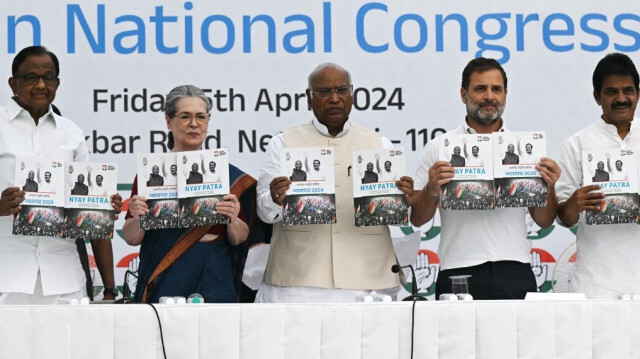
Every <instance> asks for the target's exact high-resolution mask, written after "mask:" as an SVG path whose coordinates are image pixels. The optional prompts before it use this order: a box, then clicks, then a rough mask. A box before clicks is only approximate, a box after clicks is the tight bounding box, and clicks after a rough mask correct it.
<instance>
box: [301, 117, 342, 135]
mask: <svg viewBox="0 0 640 359" xmlns="http://www.w3.org/2000/svg"><path fill="white" fill-rule="evenodd" d="M311 123H313V127H315V128H316V130H318V132H320V133H321V134H322V135H323V136H325V137H334V136H331V134H329V129H328V128H327V126H325V125H323V124H321V123H320V121H318V119H317V118H313V119H312V120H311ZM350 128H351V121H350V120H347V122H345V123H344V126H343V127H342V132H340V133H339V134H337V135H336V136H335V138H338V137H342V136H344V135H346V134H347V132H349V129H350Z"/></svg>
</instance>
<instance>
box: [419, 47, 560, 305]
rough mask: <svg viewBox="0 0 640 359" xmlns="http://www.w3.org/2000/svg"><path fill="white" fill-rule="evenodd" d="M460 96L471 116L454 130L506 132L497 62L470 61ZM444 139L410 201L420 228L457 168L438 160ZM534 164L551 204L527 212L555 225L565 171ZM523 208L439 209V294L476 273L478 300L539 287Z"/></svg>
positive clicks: (428, 153)
mask: <svg viewBox="0 0 640 359" xmlns="http://www.w3.org/2000/svg"><path fill="white" fill-rule="evenodd" d="M460 95H461V98H462V102H463V103H464V104H465V105H466V108H467V115H466V118H465V122H464V124H463V125H462V126H459V127H457V128H455V129H454V130H452V131H450V133H454V134H476V133H481V134H490V133H493V132H499V131H505V129H504V122H503V120H502V113H503V111H504V106H505V103H506V97H507V75H506V73H505V72H504V69H503V68H502V66H500V64H499V63H498V62H497V61H495V60H493V59H486V58H477V59H474V60H472V61H470V62H469V64H467V66H466V67H465V69H464V71H463V73H462V87H461V89H460ZM442 143H443V136H440V137H437V138H435V139H434V140H432V141H429V142H428V143H427V145H426V146H425V148H424V150H423V152H422V155H421V156H420V162H419V163H418V170H417V172H416V176H415V187H414V188H415V189H416V191H415V192H414V194H413V196H412V201H411V203H412V207H411V208H412V210H411V223H412V224H413V225H415V226H421V225H423V224H424V223H426V222H427V221H429V220H431V219H432V218H433V216H434V215H435V212H436V209H437V206H438V201H439V198H440V195H441V186H442V185H444V184H446V183H448V182H449V181H450V180H451V178H452V177H453V176H454V173H455V171H454V166H453V164H452V163H449V162H446V161H440V160H439V156H438V148H440V147H441V146H442ZM536 169H538V170H539V171H540V173H541V175H542V177H543V178H544V179H545V181H546V182H547V185H548V188H549V191H548V195H549V198H548V202H549V206H548V207H541V208H529V209H528V210H529V213H530V214H531V217H532V218H533V219H534V221H535V222H536V223H537V224H538V225H539V226H540V227H542V228H546V227H549V226H550V225H551V224H552V223H553V220H554V218H555V215H556V211H557V202H556V198H555V191H554V185H555V182H556V181H557V179H558V177H559V176H560V168H559V167H558V165H557V164H556V163H555V162H554V161H553V160H551V159H548V158H542V159H541V161H540V163H539V164H538V165H537V166H536ZM526 211H527V209H525V208H499V209H496V210H491V211H488V210H443V211H440V220H441V227H442V230H441V234H440V246H439V249H438V256H439V258H440V273H439V275H438V279H437V282H436V296H439V295H440V294H442V293H451V292H452V286H451V280H450V276H456V275H471V278H469V293H470V294H471V295H472V296H473V297H474V298H475V299H522V298H524V296H525V294H526V293H527V292H531V291H534V292H535V291H536V290H537V286H536V279H535V277H534V274H533V271H532V269H531V266H530V262H531V259H530V258H531V257H530V251H531V243H530V242H529V240H528V239H527V224H526V222H525V213H526Z"/></svg>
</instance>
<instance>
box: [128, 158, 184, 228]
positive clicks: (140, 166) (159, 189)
mask: <svg viewBox="0 0 640 359" xmlns="http://www.w3.org/2000/svg"><path fill="white" fill-rule="evenodd" d="M137 172H138V195H139V196H142V197H144V198H146V199H147V206H148V207H149V213H148V214H146V215H144V216H141V217H140V229H143V230H148V229H161V228H179V227H180V226H179V217H178V165H177V163H176V154H175V153H172V152H169V153H144V154H139V155H138V163H137Z"/></svg>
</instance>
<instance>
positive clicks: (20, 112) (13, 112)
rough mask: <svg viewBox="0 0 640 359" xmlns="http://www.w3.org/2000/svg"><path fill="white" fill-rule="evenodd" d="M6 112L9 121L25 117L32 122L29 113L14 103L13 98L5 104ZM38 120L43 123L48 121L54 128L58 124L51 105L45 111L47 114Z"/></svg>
mask: <svg viewBox="0 0 640 359" xmlns="http://www.w3.org/2000/svg"><path fill="white" fill-rule="evenodd" d="M7 111H8V112H9V121H13V120H15V119H16V118H18V117H25V118H29V119H31V120H33V118H32V117H31V114H30V113H29V111H27V110H25V109H24V108H22V107H21V106H20V105H18V102H17V101H16V99H15V97H12V98H11V101H9V103H8V104H7ZM40 120H43V121H47V120H50V121H52V122H53V124H54V126H55V125H57V122H58V115H56V114H55V113H53V110H52V107H51V105H49V109H48V110H47V113H46V114H44V116H42V117H41V118H40Z"/></svg>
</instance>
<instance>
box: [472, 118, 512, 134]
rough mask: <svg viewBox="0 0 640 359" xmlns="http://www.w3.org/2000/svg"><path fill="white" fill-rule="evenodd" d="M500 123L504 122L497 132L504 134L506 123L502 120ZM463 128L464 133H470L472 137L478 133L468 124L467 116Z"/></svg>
mask: <svg viewBox="0 0 640 359" xmlns="http://www.w3.org/2000/svg"><path fill="white" fill-rule="evenodd" d="M500 122H502V124H501V126H500V129H499V130H498V131H496V132H504V131H505V130H506V128H505V127H504V121H503V120H502V119H500ZM462 127H463V128H464V133H468V134H470V135H475V134H476V133H478V132H477V131H476V130H474V129H473V128H471V127H470V126H469V123H467V117H466V116H465V117H464V124H463V125H462Z"/></svg>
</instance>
